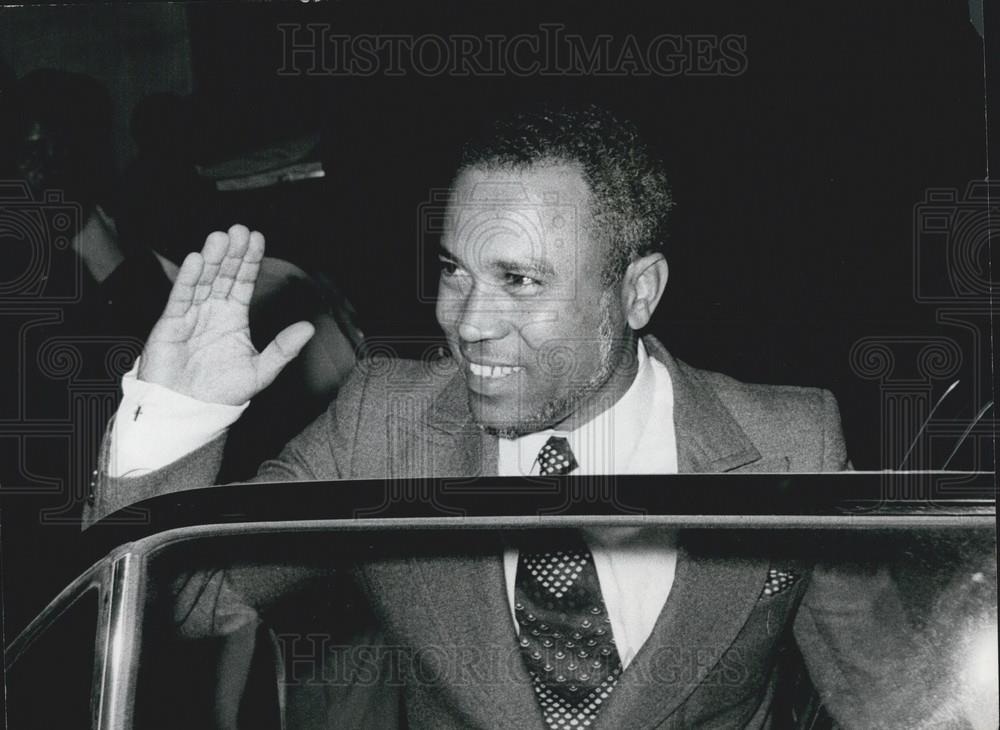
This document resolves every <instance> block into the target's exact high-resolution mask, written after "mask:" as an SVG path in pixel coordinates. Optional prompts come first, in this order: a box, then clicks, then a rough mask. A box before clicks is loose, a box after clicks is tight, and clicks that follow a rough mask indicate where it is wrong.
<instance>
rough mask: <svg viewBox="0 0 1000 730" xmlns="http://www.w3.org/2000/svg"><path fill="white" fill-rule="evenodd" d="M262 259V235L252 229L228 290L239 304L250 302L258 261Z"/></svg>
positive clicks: (258, 268) (258, 269)
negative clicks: (230, 287)
mask: <svg viewBox="0 0 1000 730" xmlns="http://www.w3.org/2000/svg"><path fill="white" fill-rule="evenodd" d="M263 260H264V236H262V235H261V234H260V233H259V232H257V231H253V232H252V233H251V234H250V240H249V241H247V250H246V253H245V254H244V255H243V260H242V262H241V263H240V268H239V270H238V271H237V272H236V276H235V281H234V282H233V287H232V289H231V290H230V292H229V296H230V298H232V299H235V300H236V301H238V302H240V303H241V304H247V305H249V304H250V298H251V297H252V296H253V289H254V286H255V285H256V284H257V275H258V274H259V273H260V262H261V261H263Z"/></svg>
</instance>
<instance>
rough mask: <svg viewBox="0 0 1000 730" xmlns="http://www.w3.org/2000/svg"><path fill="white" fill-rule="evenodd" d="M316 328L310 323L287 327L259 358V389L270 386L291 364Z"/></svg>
mask: <svg viewBox="0 0 1000 730" xmlns="http://www.w3.org/2000/svg"><path fill="white" fill-rule="evenodd" d="M315 331H316V328H315V327H313V326H312V324H310V323H309V322H296V323H295V324H293V325H291V326H289V327H285V329H283V330H281V332H279V333H278V336H277V337H275V338H274V340H272V341H271V344H270V345H268V346H267V347H266V348H264V352H262V353H260V355H259V356H258V358H257V387H258V388H259V389H260V390H263V389H264V388H266V387H267V386H269V385H270V384H271V383H272V382H274V379H275V378H276V377H278V373H280V372H281V371H282V369H284V367H285V365H287V364H288V363H290V362H291V361H292V360H293V359H295V356H296V355H298V354H299V352H301V350H302V348H303V347H305V346H306V343H307V342H309V338H311V337H312V336H313V333H315Z"/></svg>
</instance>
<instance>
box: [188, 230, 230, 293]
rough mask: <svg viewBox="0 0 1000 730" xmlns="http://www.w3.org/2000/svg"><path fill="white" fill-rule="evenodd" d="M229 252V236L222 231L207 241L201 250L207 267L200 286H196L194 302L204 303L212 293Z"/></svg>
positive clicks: (199, 281) (202, 271)
mask: <svg viewBox="0 0 1000 730" xmlns="http://www.w3.org/2000/svg"><path fill="white" fill-rule="evenodd" d="M227 250H229V234H228V233H223V232H222V231H214V232H213V233H210V234H209V235H208V238H206V239H205V245H204V246H203V247H202V249H201V256H202V258H203V259H205V266H204V267H203V268H202V270H201V276H200V277H199V278H198V284H197V285H196V286H195V291H194V300H195V301H196V302H203V301H205V300H206V299H207V298H208V295H209V294H210V293H211V291H212V282H213V281H215V276H216V274H217V273H218V272H219V266H220V265H221V264H222V259H224V258H225V256H226V251H227Z"/></svg>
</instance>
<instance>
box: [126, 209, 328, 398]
mask: <svg viewBox="0 0 1000 730" xmlns="http://www.w3.org/2000/svg"><path fill="white" fill-rule="evenodd" d="M263 258H264V237H263V236H262V235H261V234H260V233H258V232H257V231H253V232H250V231H249V230H247V228H246V227H245V226H241V225H235V226H233V227H232V228H230V229H229V231H228V233H222V232H221V231H216V232H215V233H212V234H211V235H210V236H209V237H208V238H207V239H205V246H204V248H202V250H201V253H190V254H188V256H187V258H185V259H184V263H183V264H182V265H181V269H180V272H179V273H178V274H177V280H176V281H175V282H174V286H173V289H171V290H170V298H169V300H168V301H167V306H166V309H164V311H163V314H162V315H161V316H160V319H159V321H158V322H157V323H156V325H155V326H154V327H153V331H152V332H151V333H150V334H149V338H148V339H147V340H146V346H145V347H144V348H143V351H142V359H141V361H140V363H139V372H138V377H139V380H144V381H146V382H150V383H156V384H158V385H162V386H164V387H167V388H170V389H171V390H173V391H175V392H177V393H181V394H183V395H186V396H190V397H191V398H197V399H198V400H201V401H207V402H210V403H225V404H227V405H239V404H242V403H245V402H246V401H248V400H249V399H250V398H252V397H253V396H255V395H256V394H257V393H259V392H260V391H262V390H263V389H264V388H266V387H267V386H268V385H270V384H271V382H272V381H273V380H274V379H275V378H276V377H277V375H278V373H280V372H281V370H282V368H284V367H285V365H287V364H288V363H289V362H290V361H291V360H292V359H293V358H294V357H295V356H296V355H298V354H299V351H300V350H301V349H302V348H303V347H304V346H305V344H306V343H307V342H308V341H309V338H310V337H312V335H313V332H314V328H313V326H312V325H311V324H310V323H309V322H296V323H295V324H293V325H291V326H289V327H286V328H285V329H283V330H282V331H281V332H279V333H278V336H277V337H275V338H274V340H273V341H272V342H271V344H269V345H268V346H267V347H266V348H264V351H263V352H261V353H258V352H257V350H255V349H254V346H253V344H252V343H251V341H250V320H249V310H250V297H251V295H252V294H253V289H254V284H255V283H256V281H257V274H258V272H259V271H260V263H261V260H262V259H263Z"/></svg>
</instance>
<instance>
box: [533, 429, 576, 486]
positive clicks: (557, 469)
mask: <svg viewBox="0 0 1000 730" xmlns="http://www.w3.org/2000/svg"><path fill="white" fill-rule="evenodd" d="M577 466H579V464H577V463H576V457H574V456H573V449H571V448H570V447H569V441H567V440H566V439H565V438H564V437H562V436H551V437H549V440H548V441H546V442H545V445H544V446H543V447H542V448H541V450H540V451H539V452H538V467H539V473H540V474H542V475H543V476H548V475H550V474H557V475H558V474H569V473H570V472H571V471H573V470H574V469H576V467H577Z"/></svg>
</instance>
